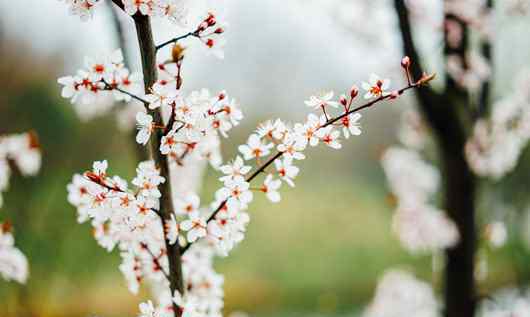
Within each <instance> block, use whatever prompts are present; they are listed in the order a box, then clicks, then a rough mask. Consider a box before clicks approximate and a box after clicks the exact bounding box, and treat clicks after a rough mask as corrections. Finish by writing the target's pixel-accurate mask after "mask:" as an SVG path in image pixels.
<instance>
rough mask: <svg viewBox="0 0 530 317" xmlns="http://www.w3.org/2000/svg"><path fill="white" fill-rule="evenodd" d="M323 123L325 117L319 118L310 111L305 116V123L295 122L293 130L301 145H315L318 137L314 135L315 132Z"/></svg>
mask: <svg viewBox="0 0 530 317" xmlns="http://www.w3.org/2000/svg"><path fill="white" fill-rule="evenodd" d="M325 123H326V118H325V117H324V116H322V117H321V118H319V117H318V116H316V115H314V114H312V113H310V114H309V115H308V116H307V121H306V123H305V124H300V123H297V124H295V125H294V132H295V134H296V137H297V139H298V140H299V141H300V142H301V144H302V145H303V146H306V144H309V145H311V146H317V145H318V141H319V139H318V137H317V135H316V132H317V130H318V129H319V128H320V127H321V126H322V125H323V124H325Z"/></svg>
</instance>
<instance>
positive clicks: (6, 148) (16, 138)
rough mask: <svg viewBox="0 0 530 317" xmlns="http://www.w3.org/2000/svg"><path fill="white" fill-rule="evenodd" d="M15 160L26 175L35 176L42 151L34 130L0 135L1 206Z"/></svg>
mask: <svg viewBox="0 0 530 317" xmlns="http://www.w3.org/2000/svg"><path fill="white" fill-rule="evenodd" d="M9 162H13V163H14V164H15V166H16V168H17V169H18V171H19V172H20V173H21V174H22V175H24V176H34V175H35V174H36V173H37V172H38V171H39V169H40V165H41V152H40V150H39V144H38V142H37V137H36V135H35V134H34V133H33V132H28V133H21V134H11V135H5V136H0V207H2V205H3V198H2V193H3V192H5V191H6V190H7V188H8V187H9V179H10V177H11V166H10V165H9Z"/></svg>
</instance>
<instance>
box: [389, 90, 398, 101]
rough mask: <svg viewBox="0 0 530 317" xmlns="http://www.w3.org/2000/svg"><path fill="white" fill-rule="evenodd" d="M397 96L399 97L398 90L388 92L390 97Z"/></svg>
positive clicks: (394, 97) (395, 97)
mask: <svg viewBox="0 0 530 317" xmlns="http://www.w3.org/2000/svg"><path fill="white" fill-rule="evenodd" d="M397 97H399V91H397V90H394V91H393V92H391V93H390V99H397Z"/></svg>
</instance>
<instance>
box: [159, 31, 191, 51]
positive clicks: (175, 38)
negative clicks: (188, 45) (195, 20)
mask: <svg viewBox="0 0 530 317" xmlns="http://www.w3.org/2000/svg"><path fill="white" fill-rule="evenodd" d="M190 36H194V37H199V34H198V33H197V31H195V32H189V33H186V34H184V35H181V36H177V37H174V38H172V39H170V40H167V41H165V42H163V43H161V44H159V45H157V46H156V48H155V49H156V51H157V52H158V51H159V50H160V49H161V48H164V47H165V46H167V45H169V44H172V43H177V42H178V41H180V40H183V39H185V38H187V37H190Z"/></svg>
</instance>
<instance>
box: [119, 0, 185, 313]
mask: <svg viewBox="0 0 530 317" xmlns="http://www.w3.org/2000/svg"><path fill="white" fill-rule="evenodd" d="M115 1H116V0H115ZM133 19H134V23H135V26H136V32H137V37H138V44H139V47H140V53H141V58H142V70H143V75H144V84H145V91H146V92H147V91H148V90H149V88H150V87H151V86H152V85H153V84H154V83H155V82H156V78H157V68H156V47H155V44H154V41H153V33H152V30H151V22H150V19H149V17H148V16H144V15H134V16H133ZM150 114H151V115H152V116H153V118H154V120H155V122H163V121H162V113H161V111H160V109H155V110H151V111H150ZM163 136H164V131H163V129H157V130H156V132H155V135H154V137H152V138H151V141H150V147H151V155H152V156H153V160H154V162H155V164H156V166H157V167H158V168H160V175H161V176H163V177H164V178H165V179H166V182H165V183H163V184H161V185H160V192H161V194H162V197H161V198H160V215H161V220H162V225H163V226H164V227H165V224H166V222H167V221H169V220H170V218H171V215H172V214H173V199H172V191H171V177H170V174H169V162H168V158H167V156H165V155H162V154H161V153H160V143H161V140H162V137H163ZM164 240H165V243H166V250H167V257H168V262H169V288H170V290H171V293H172V294H173V293H174V292H175V291H179V292H180V293H181V294H183V293H184V283H183V278H182V262H181V256H180V254H181V253H180V247H179V245H178V243H175V244H173V245H172V244H170V243H169V242H168V240H167V239H164ZM173 312H174V316H175V317H180V316H181V314H182V310H181V309H179V307H178V306H177V305H176V304H175V303H174V304H173Z"/></svg>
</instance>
